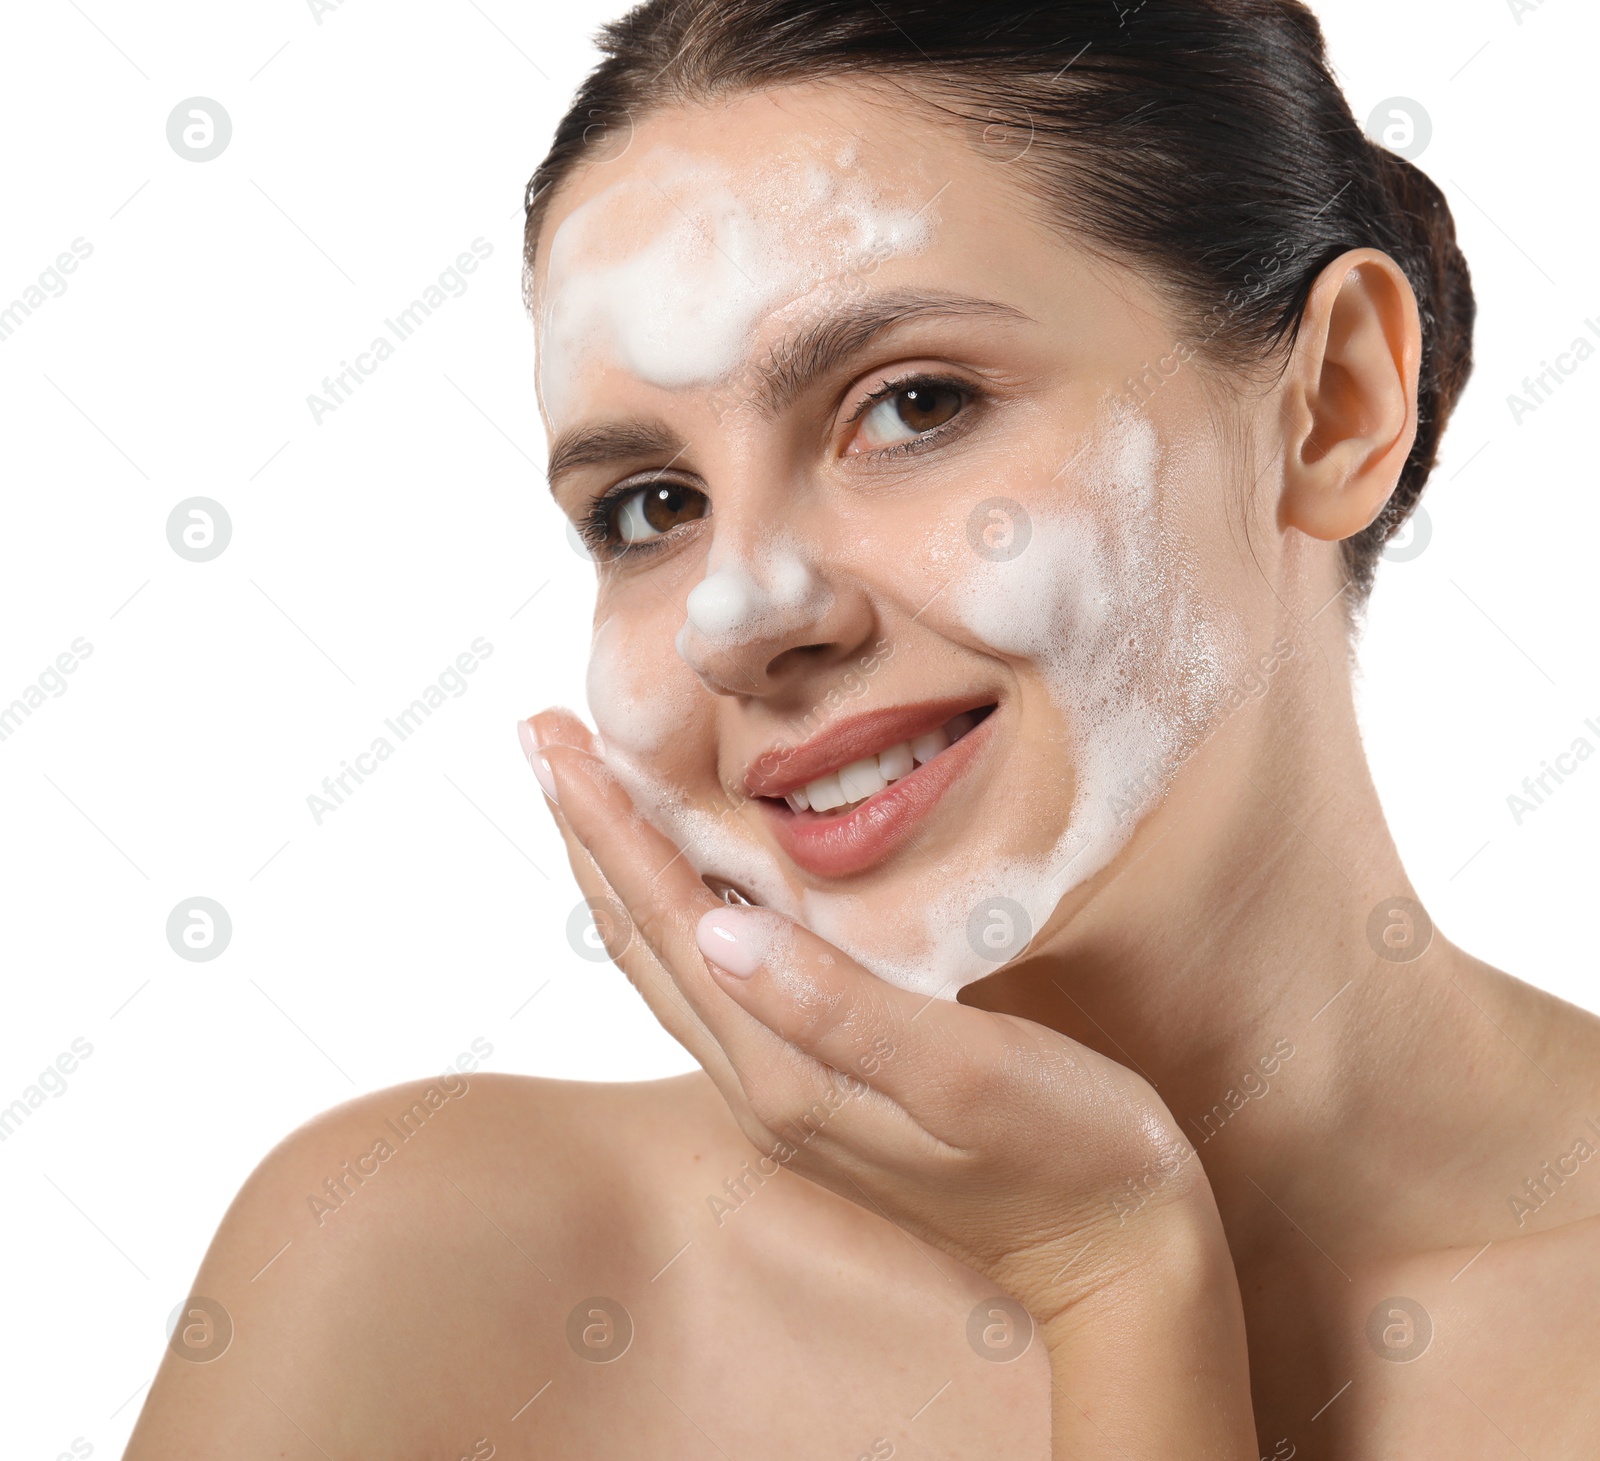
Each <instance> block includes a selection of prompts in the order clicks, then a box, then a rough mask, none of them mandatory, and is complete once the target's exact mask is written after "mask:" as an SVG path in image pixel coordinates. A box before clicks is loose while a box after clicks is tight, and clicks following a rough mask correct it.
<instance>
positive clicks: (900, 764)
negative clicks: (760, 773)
mask: <svg viewBox="0 0 1600 1461" xmlns="http://www.w3.org/2000/svg"><path fill="white" fill-rule="evenodd" d="M993 709H994V706H992V705H985V706H982V707H981V708H979V709H977V710H963V711H962V712H961V713H960V714H959V715H953V716H951V717H950V719H949V720H947V721H945V722H944V724H943V725H940V726H936V727H935V728H934V729H933V730H931V731H925V732H923V734H922V735H920V736H914V737H912V738H911V739H910V740H904V741H896V742H895V744H894V745H892V746H886V747H885V748H884V749H883V750H881V751H878V752H877V753H875V754H871V755H867V756H863V757H861V758H859V759H858V760H855V761H852V762H850V763H849V764H848V765H846V766H841V767H839V769H838V770H837V771H829V772H827V773H825V774H824V775H822V776H819V777H817V778H816V779H815V780H814V781H808V782H807V783H806V784H805V785H804V786H797V787H796V788H795V789H794V790H793V791H789V792H785V793H784V796H783V799H784V801H785V802H787V803H788V805H789V810H790V811H791V812H816V813H818V814H823V813H830V812H837V813H849V812H853V811H854V810H855V809H856V808H857V807H859V806H860V805H861V804H862V803H863V802H867V801H870V800H871V799H872V798H873V797H875V796H876V795H877V794H878V793H879V792H880V791H885V790H887V789H888V788H889V787H891V786H893V785H894V784H895V782H897V781H902V780H904V779H905V778H906V777H907V776H909V775H911V773H912V772H913V771H914V770H916V768H917V767H918V766H925V765H927V763H928V762H929V761H932V760H933V759H934V757H936V756H938V755H939V754H941V753H942V752H944V751H948V750H949V749H950V747H951V746H953V745H954V744H955V743H956V742H957V741H959V740H960V739H961V738H962V737H963V736H964V735H966V734H967V733H968V732H969V731H972V730H975V729H976V728H977V726H978V724H979V722H981V721H982V720H984V719H985V718H986V717H987V716H988V715H989V713H990V712H991V711H992V710H993Z"/></svg>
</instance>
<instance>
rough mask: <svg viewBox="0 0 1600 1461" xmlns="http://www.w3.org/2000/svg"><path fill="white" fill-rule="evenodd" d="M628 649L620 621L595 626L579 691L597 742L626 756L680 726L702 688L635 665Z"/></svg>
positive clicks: (644, 750) (656, 744) (645, 750)
mask: <svg viewBox="0 0 1600 1461" xmlns="http://www.w3.org/2000/svg"><path fill="white" fill-rule="evenodd" d="M629 650H630V646H629V644H628V641H627V637H626V630H625V627H624V625H623V624H621V623H620V622H619V621H618V620H616V619H606V620H603V621H602V622H601V623H600V624H598V625H597V626H596V627H595V631H594V639H593V641H592V643H591V644H590V647H589V668H588V673H587V675H586V676H585V680H584V693H585V696H586V698H587V700H588V702H589V715H590V718H591V719H592V720H593V721H594V725H595V729H596V730H597V731H598V732H599V733H600V737H601V740H602V741H604V742H605V743H606V744H607V745H610V746H615V747H617V748H618V749H619V750H624V751H627V752H629V753H630V754H632V755H636V756H641V755H649V754H650V753H652V752H654V751H658V750H660V749H661V747H663V746H664V745H666V744H667V742H668V741H669V740H670V739H671V737H672V734H673V732H674V731H675V730H678V729H681V728H682V726H683V725H684V723H685V720H686V719H687V717H688V714H689V712H690V709H691V702H692V699H693V697H694V696H695V695H698V694H701V693H703V692H702V691H701V690H700V687H699V686H698V685H696V684H695V683H694V682H693V681H687V680H685V681H684V682H683V683H679V681H678V680H674V679H673V678H671V677H664V676H662V675H661V674H660V673H659V667H658V666H640V665H637V664H636V662H635V661H636V659H637V658H638V657H639V656H638V655H637V652H635V653H634V654H630V653H629ZM680 678H681V672H680Z"/></svg>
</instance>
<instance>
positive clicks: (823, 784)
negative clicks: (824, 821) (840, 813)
mask: <svg viewBox="0 0 1600 1461" xmlns="http://www.w3.org/2000/svg"><path fill="white" fill-rule="evenodd" d="M806 800H807V801H809V802H810V803H811V810H812V811H814V812H831V811H832V810H833V809H834V808H835V807H842V806H843V805H844V804H845V803H846V802H847V801H848V800H849V797H847V796H846V795H845V794H844V791H843V789H842V788H841V787H840V785H839V776H838V773H837V772H834V771H830V772H829V773H828V774H827V775H826V776H819V777H818V778H817V779H816V780H815V781H812V782H808V783H807V785H806Z"/></svg>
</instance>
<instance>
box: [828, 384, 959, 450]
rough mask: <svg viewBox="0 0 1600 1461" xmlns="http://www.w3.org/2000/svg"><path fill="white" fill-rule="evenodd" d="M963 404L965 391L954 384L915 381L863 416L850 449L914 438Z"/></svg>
mask: <svg viewBox="0 0 1600 1461" xmlns="http://www.w3.org/2000/svg"><path fill="white" fill-rule="evenodd" d="M966 403H967V393H966V392H965V391H963V390H961V389H960V388H959V387H957V386H953V385H945V384H942V383H940V382H938V381H918V382H916V384H914V385H909V386H906V387H904V388H903V389H901V390H898V391H895V392H894V393H893V394H892V395H888V396H885V397H884V398H883V399H882V400H881V401H879V402H878V403H877V404H876V405H875V406H873V407H872V409H871V410H869V411H868V412H867V413H866V414H865V415H864V416H862V418H861V421H860V424H859V425H858V426H857V428H856V436H855V439H854V440H853V441H852V442H851V444H850V447H849V450H850V451H852V452H855V451H881V450H883V448H885V447H893V446H901V445H903V444H904V443H906V442H909V441H915V440H916V439H917V437H919V436H925V435H926V434H927V433H928V432H930V431H933V430H934V429H935V428H937V427H940V426H943V425H944V424H945V423H946V422H947V421H949V420H950V419H951V418H952V417H954V416H955V414H956V413H957V412H958V411H960V410H961V408H962V407H963V406H965V405H966ZM858 443H859V444H858Z"/></svg>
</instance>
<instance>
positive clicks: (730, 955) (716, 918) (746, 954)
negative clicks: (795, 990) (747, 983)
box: [694, 908, 763, 979]
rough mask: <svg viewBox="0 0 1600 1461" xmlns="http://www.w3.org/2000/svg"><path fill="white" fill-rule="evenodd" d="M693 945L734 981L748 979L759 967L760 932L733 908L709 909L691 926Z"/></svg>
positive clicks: (760, 950)
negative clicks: (725, 971)
mask: <svg viewBox="0 0 1600 1461" xmlns="http://www.w3.org/2000/svg"><path fill="white" fill-rule="evenodd" d="M694 941H695V942H696V943H697V944H698V945H699V946H700V952H701V953H702V954H704V955H705V956H706V958H708V959H709V960H711V962H712V963H713V964H715V965H716V966H717V967H718V968H719V969H726V970H727V971H728V973H730V974H732V975H734V976H735V977H736V978H739V979H748V978H749V977H750V976H751V975H752V974H754V973H755V972H756V970H757V969H758V968H759V967H760V966H761V954H762V943H763V940H762V938H761V934H760V930H759V929H758V928H757V926H756V925H755V923H754V921H753V920H752V919H751V918H750V916H749V915H748V914H745V913H741V912H740V911H739V910H738V909H736V908H713V909H712V910H711V911H710V912H709V913H707V914H704V915H703V916H702V917H701V919H700V922H699V923H698V924H696V925H695V930H694Z"/></svg>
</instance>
